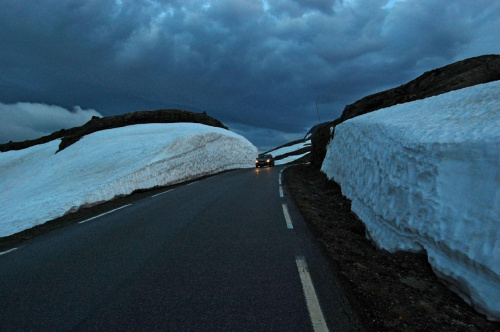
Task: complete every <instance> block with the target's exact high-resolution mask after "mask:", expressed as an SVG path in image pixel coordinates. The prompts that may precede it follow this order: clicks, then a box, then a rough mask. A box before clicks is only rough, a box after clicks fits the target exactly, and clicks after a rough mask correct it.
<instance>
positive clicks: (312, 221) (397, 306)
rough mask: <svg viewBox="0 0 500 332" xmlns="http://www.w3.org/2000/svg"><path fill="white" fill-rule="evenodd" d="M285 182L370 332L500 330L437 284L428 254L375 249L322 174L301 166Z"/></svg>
mask: <svg viewBox="0 0 500 332" xmlns="http://www.w3.org/2000/svg"><path fill="white" fill-rule="evenodd" d="M284 179H285V183H286V185H287V186H288V188H289V189H290V192H291V193H292V195H293V197H294V199H295V201H296V204H297V206H298V207H299V209H300V211H301V213H302V215H303V217H304V219H306V220H307V222H308V223H309V225H310V228H311V230H312V231H313V233H314V235H315V237H316V238H317V240H318V241H319V243H320V244H321V246H322V247H323V249H324V251H325V253H326V255H327V256H328V257H329V259H330V261H331V263H332V265H333V267H334V269H335V270H337V271H338V272H339V276H340V279H341V283H342V287H343V288H344V290H345V291H346V294H347V296H348V298H349V301H350V302H351V305H352V306H353V309H354V310H355V311H356V312H357V314H358V315H359V317H360V319H361V321H362V323H363V326H364V328H365V329H366V330H367V331H500V324H499V323H494V322H491V321H488V320H487V319H486V317H485V316H483V315H480V314H478V313H477V312H475V311H474V310H473V309H472V308H471V307H470V306H469V305H467V304H466V303H465V302H464V301H463V300H462V299H461V298H459V297H458V296H457V295H456V294H454V293H453V292H451V291H450V290H448V289H447V288H446V287H445V286H444V285H443V284H442V283H441V282H440V281H439V280H438V279H437V277H436V276H435V274H434V273H433V271H432V269H431V266H430V265H429V263H428V262H427V257H426V256H425V255H423V254H413V253H409V252H398V253H395V254H391V253H389V252H387V251H383V250H378V249H377V248H375V247H374V246H373V245H372V244H371V243H370V241H368V240H367V239H366V237H365V227H364V225H363V223H362V222H361V221H359V220H358V219H357V218H356V217H355V216H354V215H353V214H352V213H351V203H350V201H349V200H348V199H346V198H345V197H343V196H342V192H341V188H340V186H338V185H337V184H336V183H335V182H333V181H329V180H328V179H327V178H326V176H325V175H324V174H323V173H321V172H319V171H317V170H315V169H314V168H313V167H311V166H305V165H299V166H294V167H290V168H288V169H287V170H286V171H285V172H284Z"/></svg>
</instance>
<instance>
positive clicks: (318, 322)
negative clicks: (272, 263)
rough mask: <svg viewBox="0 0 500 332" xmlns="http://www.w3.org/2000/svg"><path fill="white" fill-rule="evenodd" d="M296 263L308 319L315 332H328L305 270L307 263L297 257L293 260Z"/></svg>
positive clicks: (307, 271) (308, 275)
mask: <svg viewBox="0 0 500 332" xmlns="http://www.w3.org/2000/svg"><path fill="white" fill-rule="evenodd" d="M295 261H296V262H297V269H298V270H299V275H300V281H301V282H302V289H303V290H304V295H305V297H306V304H307V309H308V310H309V317H311V323H312V326H313V329H314V331H315V332H319V331H328V326H327V325H326V321H325V317H324V316H323V312H322V311H321V307H320V305H319V301H318V297H317V296H316V291H315V290H314V285H313V283H312V280H311V275H310V274H309V269H308V268H307V263H306V260H305V258H304V257H302V256H299V257H297V258H296V259H295Z"/></svg>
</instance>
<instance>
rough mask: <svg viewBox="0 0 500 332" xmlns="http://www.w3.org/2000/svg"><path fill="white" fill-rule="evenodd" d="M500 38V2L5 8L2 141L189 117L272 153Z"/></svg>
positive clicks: (175, 1)
mask: <svg viewBox="0 0 500 332" xmlns="http://www.w3.org/2000/svg"><path fill="white" fill-rule="evenodd" d="M499 31H500V1H498V0H453V1H451V0H442V1H441V0H392V1H387V0H349V1H348V0H344V1H341V0H276V1H273V0H268V1H260V0H218V1H215V0H214V1H209V0H207V1H202V0H186V1H183V0H95V1H92V0H1V1H0V123H1V124H0V130H1V132H0V143H3V142H7V141H9V140H20V139H24V137H25V138H33V136H36V135H40V134H44V131H47V133H50V132H52V131H54V130H59V129H61V128H62V127H65V126H66V127H67V126H69V127H71V126H74V125H75V123H76V125H79V124H82V123H84V122H85V121H88V119H90V117H91V116H92V115H96V114H101V115H103V116H109V115H115V114H122V113H128V112H132V111H139V110H156V109H162V108H180V109H186V110H190V111H194V112H202V111H206V112H207V113H208V114H209V115H211V116H213V117H215V118H217V119H219V120H220V121H222V122H223V123H224V124H226V125H227V126H228V127H230V129H232V130H233V131H236V132H238V133H240V134H242V135H244V136H245V137H247V138H248V139H249V140H250V141H251V142H252V143H254V144H255V145H256V146H258V147H259V148H260V149H261V150H265V149H266V148H267V147H275V146H277V145H280V144H283V143H285V142H287V141H291V140H294V139H298V138H302V137H303V136H304V135H305V133H306V132H307V131H308V130H309V128H310V127H311V126H313V125H315V124H316V123H317V122H318V114H317V111H316V102H317V106H318V110H319V113H320V117H321V120H322V121H325V120H333V119H335V118H337V117H338V116H340V114H341V112H342V110H343V108H344V106H345V105H346V104H350V103H353V102H355V101H356V100H358V99H359V98H361V97H364V96H366V95H368V94H371V93H375V92H378V91H381V90H384V89H387V88H392V87H396V86H398V85H400V84H403V83H406V82H407V81H409V80H411V79H413V78H415V77H417V76H419V75H420V74H422V73H423V72H425V71H427V70H431V69H434V68H437V67H441V66H443V65H446V64H449V63H452V62H455V61H458V60H462V59H465V58H468V57H472V56H477V55H483V54H499V53H500V33H499ZM39 104H42V105H39ZM61 112H63V113H61ZM64 112H66V113H67V114H64ZM11 124H12V125H11ZM7 128H8V130H7Z"/></svg>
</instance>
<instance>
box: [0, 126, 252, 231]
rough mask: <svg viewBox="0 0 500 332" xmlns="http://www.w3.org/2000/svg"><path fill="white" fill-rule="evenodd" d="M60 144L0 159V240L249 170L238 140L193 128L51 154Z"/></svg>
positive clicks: (134, 134)
mask: <svg viewBox="0 0 500 332" xmlns="http://www.w3.org/2000/svg"><path fill="white" fill-rule="evenodd" d="M59 143H60V140H56V141H52V142H49V143H46V144H43V145H37V146H34V147H31V148H28V149H24V150H20V151H9V152H4V153H0V170H1V171H0V188H1V191H0V206H1V207H2V208H1V209H0V237H3V236H8V235H11V234H14V233H17V232H20V231H22V230H24V229H28V228H31V227H33V226H36V225H38V224H42V223H44V222H46V221H48V220H52V219H54V218H57V217H60V216H62V215H64V214H66V213H68V212H72V211H75V210H77V209H78V208H80V207H82V206H88V205H92V204H96V203H99V202H103V201H107V200H110V199H112V198H114V197H115V196H119V195H127V194H130V193H132V192H133V191H134V190H137V189H146V188H152V187H155V186H162V185H170V184H174V183H179V182H182V181H187V180H191V179H194V178H197V177H201V176H205V175H209V174H213V173H216V172H220V171H224V170H229V169H235V168H243V167H254V160H255V156H256V155H257V148H256V147H255V146H253V145H252V144H251V143H250V142H249V141H247V140H246V139H245V138H243V137H242V136H239V135H237V134H235V133H233V132H230V131H228V130H224V129H221V128H215V127H210V126H205V125H201V124H193V123H176V124H144V125H134V126H128V127H123V128H117V129H111V130H103V131H99V132H96V133H93V134H91V135H88V136H85V137H83V138H82V139H81V140H80V141H78V142H77V143H75V144H73V145H71V146H70V147H68V148H66V149H65V150H63V151H61V152H59V153H57V154H55V152H56V151H57V150H58V146H59Z"/></svg>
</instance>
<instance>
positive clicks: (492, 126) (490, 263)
mask: <svg viewBox="0 0 500 332" xmlns="http://www.w3.org/2000/svg"><path fill="white" fill-rule="evenodd" d="M322 171H323V172H324V173H325V174H326V175H327V176H328V177H329V178H330V179H334V180H335V181H336V182H338V183H339V184H340V185H341V187H342V192H343V194H344V195H345V196H346V197H348V198H349V199H351V201H352V210H353V212H354V213H356V214H357V215H358V217H359V218H360V219H361V220H362V221H363V222H364V224H365V226H366V229H367V237H368V238H370V239H372V240H373V241H374V242H375V243H376V245H378V246H379V247H381V248H383V249H386V250H389V251H392V252H393V251H397V250H409V251H422V250H425V251H426V252H427V254H428V258H429V262H430V264H431V265H432V267H433V269H434V271H435V272H436V274H437V275H438V276H439V277H440V278H442V279H444V281H445V282H446V283H447V284H448V285H450V288H451V289H452V290H454V291H455V292H457V293H458V294H459V295H460V296H461V297H462V298H464V300H466V301H467V302H468V303H470V304H471V305H472V306H473V307H474V308H475V309H476V310H478V311H479V312H481V313H485V314H486V315H487V316H488V318H490V319H493V320H500V81H496V82H492V83H488V84H482V85H477V86H474V87H470V88H466V89H462V90H457V91H453V92H450V93H446V94H443V95H439V96H435V97H432V98H427V99H424V100H419V101H415V102H411V103H406V104H400V105H396V106H393V107H390V108H386V109H382V110H379V111H376V112H373V113H368V114H365V115H363V116H359V117H357V118H354V119H351V120H349V121H346V122H344V123H342V124H340V125H339V126H337V127H336V129H335V137H334V139H333V141H332V142H330V144H329V146H328V148H327V154H326V158H325V160H324V162H323V166H322Z"/></svg>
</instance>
